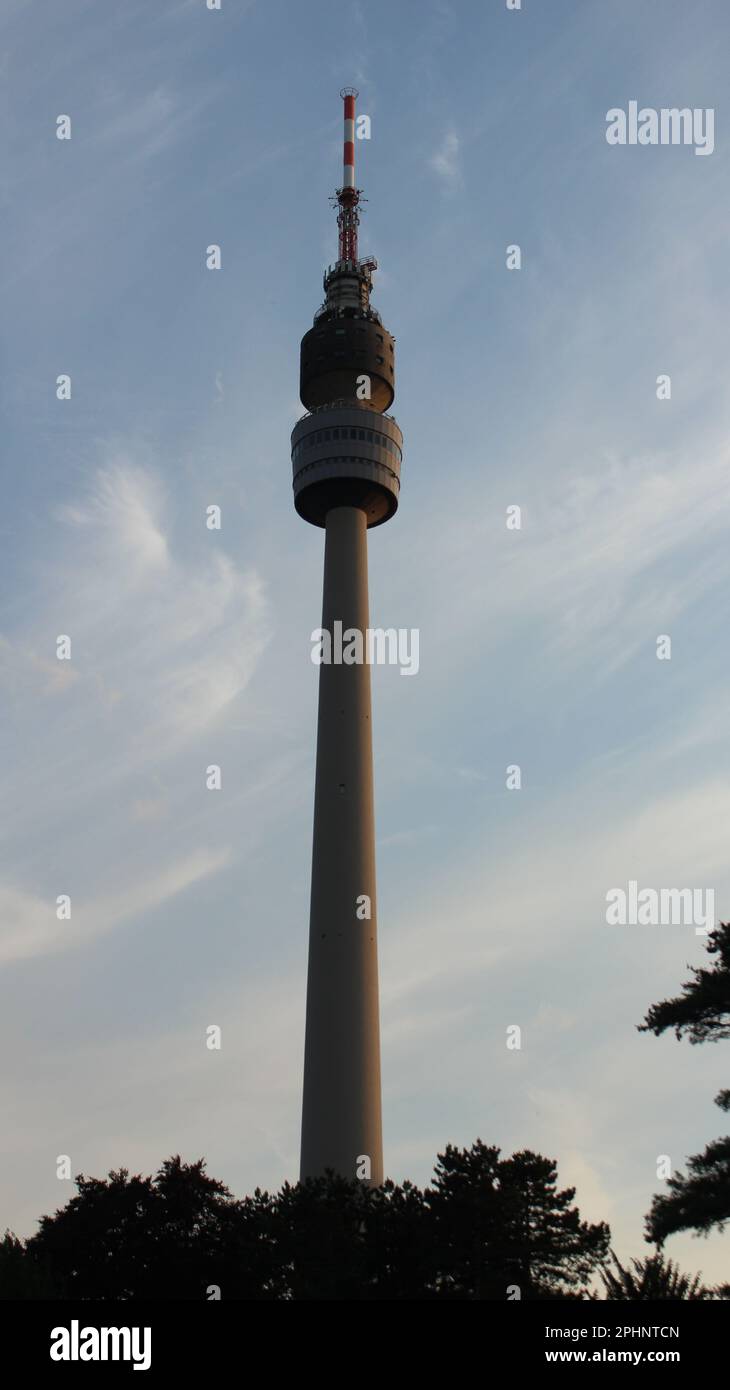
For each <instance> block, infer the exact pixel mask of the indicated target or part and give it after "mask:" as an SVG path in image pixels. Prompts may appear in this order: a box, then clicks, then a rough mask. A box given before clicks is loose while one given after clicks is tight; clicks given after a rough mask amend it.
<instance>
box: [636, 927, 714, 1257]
mask: <svg viewBox="0 0 730 1390" xmlns="http://www.w3.org/2000/svg"><path fill="white" fill-rule="evenodd" d="M707 953H708V955H709V956H712V957H715V958H716V959H715V960H714V961H713V964H712V966H711V968H709V969H708V968H706V967H701V966H691V967H689V968H690V969H691V972H692V977H693V978H692V979H691V980H687V981H685V982H684V984H683V985H682V993H681V995H679V996H678V997H677V998H675V999H665V1000H663V1002H662V1003H660V1004H653V1005H652V1007H651V1008H650V1009H649V1011H648V1013H647V1015H646V1018H645V1019H644V1022H643V1024H640V1025H639V1032H640V1033H647V1032H652V1033H655V1034H656V1035H657V1036H658V1035H659V1034H660V1033H664V1032H665V1031H666V1030H667V1029H668V1028H673V1029H674V1032H675V1035H676V1037H677V1038H683V1037H685V1036H686V1037H688V1038H689V1040H690V1043H693V1044H694V1043H702V1042H719V1041H720V1040H721V1039H724V1038H730V923H729V922H722V923H721V924H720V925H719V927H716V928H715V930H714V931H711V932H710V933H709V934H708V937H707ZM715 1104H716V1105H718V1106H719V1107H720V1109H721V1110H725V1111H727V1110H729V1109H730V1091H728V1090H722V1091H720V1092H719V1094H718V1095H717V1096H716V1097H715ZM687 1168H688V1170H689V1172H688V1175H687V1176H685V1175H684V1174H683V1173H676V1174H675V1175H674V1176H673V1177H671V1178H669V1179H668V1181H667V1187H668V1189H669V1191H668V1193H666V1194H661V1195H657V1196H655V1197H654V1199H653V1201H652V1204H651V1209H650V1211H649V1214H648V1216H647V1218H646V1238H647V1240H649V1241H651V1242H652V1243H654V1244H656V1245H658V1246H660V1247H661V1246H662V1244H663V1243H664V1241H665V1240H666V1239H667V1236H670V1235H672V1234H674V1233H675V1232H676V1231H685V1230H694V1231H696V1232H698V1233H701V1234H704V1235H707V1233H708V1232H709V1231H711V1230H712V1229H713V1228H714V1227H716V1228H717V1229H718V1230H720V1231H722V1230H723V1229H724V1225H725V1222H726V1221H728V1220H730V1136H725V1138H723V1139H716V1140H715V1141H714V1142H713V1143H711V1144H708V1145H707V1148H706V1149H705V1151H704V1153H701V1154H693V1155H692V1157H691V1158H689V1159H688V1160H687Z"/></svg>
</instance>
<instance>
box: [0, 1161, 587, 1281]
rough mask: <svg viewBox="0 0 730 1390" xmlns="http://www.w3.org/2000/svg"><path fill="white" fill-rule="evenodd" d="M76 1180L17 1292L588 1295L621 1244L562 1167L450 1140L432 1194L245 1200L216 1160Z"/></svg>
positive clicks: (334, 1187) (5, 1263) (44, 1228)
mask: <svg viewBox="0 0 730 1390" xmlns="http://www.w3.org/2000/svg"><path fill="white" fill-rule="evenodd" d="M76 1184H77V1189H78V1190H77V1193H76V1195H75V1196H74V1197H72V1198H71V1199H70V1201H69V1202H68V1203H67V1205H66V1206H65V1207H63V1208H61V1209H59V1210H58V1211H56V1213H55V1214H54V1215H53V1216H44V1217H43V1218H42V1220H41V1222H40V1229H39V1231H38V1233H37V1235H35V1236H33V1237H31V1239H30V1240H28V1241H27V1242H26V1243H25V1246H23V1245H22V1243H21V1242H19V1241H17V1240H15V1238H14V1237H12V1236H8V1237H6V1241H5V1244H4V1245H2V1246H0V1287H4V1288H5V1290H6V1293H5V1296H6V1297H15V1298H32V1297H43V1296H45V1297H59V1298H80V1299H92V1298H93V1299H204V1298H208V1297H213V1296H216V1292H217V1290H220V1296H221V1297H223V1298H226V1299H262V1300H263V1299H266V1300H271V1299H273V1300H284V1301H290V1300H301V1299H304V1300H314V1299H327V1300H333V1299H334V1300H340V1299H429V1300H430V1299H444V1298H446V1299H500V1300H504V1299H507V1298H509V1297H517V1296H518V1297H521V1298H523V1299H527V1298H530V1299H535V1298H556V1297H558V1298H559V1297H563V1298H567V1297H583V1296H586V1290H587V1284H588V1281H589V1279H590V1278H591V1277H592V1275H593V1274H594V1272H595V1270H596V1269H597V1268H598V1266H599V1264H600V1263H601V1261H602V1260H603V1259H604V1258H605V1255H606V1252H607V1249H608V1243H609V1230H608V1227H607V1226H606V1225H603V1224H601V1225H599V1226H589V1225H587V1224H586V1223H584V1222H582V1221H581V1220H580V1214H579V1212H578V1210H577V1208H576V1207H574V1206H573V1205H572V1202H573V1198H574V1196H575V1192H574V1189H573V1188H568V1189H566V1190H564V1191H562V1192H561V1191H559V1190H558V1188H557V1171H556V1165H555V1163H554V1162H553V1161H552V1160H551V1159H546V1158H542V1157H541V1156H540V1155H539V1154H533V1153H530V1152H529V1151H525V1152H523V1153H517V1154H514V1155H513V1156H512V1157H511V1158H504V1159H503V1158H500V1151H499V1149H497V1148H491V1147H489V1146H488V1145H486V1144H483V1143H482V1141H481V1140H477V1141H476V1143H475V1144H474V1145H472V1147H471V1148H470V1149H463V1150H461V1149H457V1148H454V1147H452V1146H451V1145H450V1146H449V1147H448V1148H447V1149H446V1150H445V1152H444V1153H443V1154H440V1155H439V1156H438V1160H437V1164H436V1170H435V1175H434V1181H433V1184H432V1185H431V1186H430V1187H427V1188H426V1189H425V1190H421V1189H419V1188H418V1187H416V1186H414V1185H413V1184H412V1183H410V1182H405V1183H403V1184H396V1183H393V1182H391V1181H388V1182H385V1183H384V1184H383V1185H382V1187H376V1188H371V1187H367V1186H366V1185H364V1184H363V1183H359V1182H356V1181H346V1180H345V1179H342V1178H338V1177H335V1176H334V1175H333V1174H330V1175H328V1176H326V1177H323V1178H318V1179H310V1180H308V1181H307V1182H305V1183H299V1184H297V1185H295V1186H292V1185H290V1184H289V1183H285V1184H284V1186H283V1187H282V1189H281V1191H280V1192H279V1193H276V1194H273V1195H269V1194H268V1193H266V1192H261V1191H260V1190H258V1189H257V1190H256V1192H255V1193H254V1195H253V1197H247V1198H245V1199H244V1200H243V1201H237V1200H236V1199H235V1198H234V1197H233V1196H232V1195H231V1193H230V1192H229V1191H228V1189H227V1188H226V1187H225V1186H224V1185H223V1183H221V1182H218V1181H217V1180H216V1179H214V1178H211V1177H209V1176H208V1174H207V1173H206V1171H205V1163H204V1161H203V1160H199V1161H198V1162H197V1163H192V1164H185V1163H183V1162H182V1160H181V1159H180V1157H179V1156H177V1157H174V1158H170V1159H167V1160H166V1161H165V1162H164V1163H163V1164H162V1166H161V1168H160V1169H159V1171H158V1172H157V1174H156V1175H155V1177H154V1178H153V1177H142V1176H141V1175H140V1174H136V1175H134V1176H133V1177H130V1175H129V1173H128V1171H127V1170H126V1169H123V1168H121V1169H119V1170H117V1171H112V1172H111V1173H110V1174H109V1176H108V1178H107V1179H105V1180H102V1179H98V1178H86V1177H84V1176H83V1175H81V1176H80V1177H78V1178H77V1179H76ZM44 1280H45V1281H46V1282H45V1285H43V1281H44ZM49 1280H50V1281H51V1283H50V1284H49V1282H48V1281H49ZM42 1287H45V1288H46V1292H45V1294H44V1293H43V1292H41V1291H40V1290H41V1288H42Z"/></svg>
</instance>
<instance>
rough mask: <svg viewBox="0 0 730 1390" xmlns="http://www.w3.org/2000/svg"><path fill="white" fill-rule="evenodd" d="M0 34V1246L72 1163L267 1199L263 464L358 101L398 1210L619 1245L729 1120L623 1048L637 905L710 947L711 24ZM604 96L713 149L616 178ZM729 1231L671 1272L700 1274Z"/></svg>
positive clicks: (281, 1169)
mask: <svg viewBox="0 0 730 1390" xmlns="http://www.w3.org/2000/svg"><path fill="white" fill-rule="evenodd" d="M0 36H1V41H2V66H3V75H4V78H5V82H6V88H7V93H8V95H7V106H6V121H5V129H6V138H5V150H4V160H3V164H4V174H3V184H2V204H3V207H2V212H3V219H4V223H5V227H6V246H7V247H8V248H9V249H8V251H7V253H6V256H5V259H4V264H3V268H2V277H1V278H2V288H3V300H4V303H3V323H4V332H5V339H6V342H5V349H6V350H5V372H4V381H3V393H2V404H3V426H4V446H5V447H4V456H5V470H4V498H5V505H4V508H3V518H2V541H3V543H2V547H1V549H0V565H1V567H2V595H3V598H2V611H1V614H0V689H1V690H2V706H3V720H2V725H3V735H2V737H3V745H4V752H3V764H4V769H5V777H4V802H5V807H4V814H3V817H2V827H3V828H2V839H1V841H0V870H1V879H0V901H1V902H2V907H3V911H2V915H1V919H0V920H1V921H2V927H1V928H0V931H1V933H2V934H1V935H0V965H1V966H2V972H1V974H0V991H1V993H0V1004H1V1007H0V1017H1V1018H2V1029H3V1034H4V1037H3V1055H4V1057H5V1066H4V1068H3V1080H2V1111H3V1114H4V1115H5V1117H6V1123H5V1125H4V1126H3V1131H4V1132H3V1135H2V1140H1V1141H0V1142H1V1148H2V1159H1V1163H2V1173H3V1181H2V1190H3V1204H2V1212H0V1224H3V1225H4V1224H8V1225H10V1226H11V1227H13V1228H14V1229H16V1230H17V1231H18V1232H19V1233H20V1234H27V1233H29V1232H30V1231H31V1230H32V1229H33V1228H34V1223H35V1220H36V1219H37V1217H38V1216H39V1215H40V1213H41V1212H43V1211H48V1210H52V1209H54V1208H55V1207H56V1206H58V1205H60V1204H62V1203H63V1202H65V1201H66V1200H67V1199H68V1197H69V1196H70V1195H71V1185H70V1184H69V1183H65V1184H64V1183H63V1182H59V1181H58V1180H57V1178H56V1176H55V1171H56V1170H55V1164H56V1157H57V1155H58V1154H69V1155H70V1157H71V1163H72V1169H73V1172H75V1173H76V1172H79V1171H83V1172H85V1173H87V1174H89V1173H93V1174H103V1173H104V1172H105V1171H106V1170H107V1169H108V1168H109V1167H111V1166H120V1165H122V1164H123V1165H126V1166H127V1167H129V1168H130V1169H132V1170H133V1171H139V1170H142V1171H150V1170H152V1169H154V1168H155V1167H156V1166H157V1164H158V1163H159V1162H160V1161H161V1160H162V1158H164V1157H165V1156H167V1155H169V1154H171V1153H174V1152H178V1151H179V1152H181V1153H182V1154H183V1155H184V1156H185V1157H187V1158H189V1159H194V1158H197V1157H198V1156H200V1155H201V1154H203V1155H205V1156H206V1158H207V1160H208V1162H209V1166H210V1169H211V1171H212V1172H214V1173H215V1174H216V1175H218V1176H220V1177H221V1178H223V1179H224V1180H225V1181H226V1182H227V1183H228V1184H229V1185H230V1186H231V1187H232V1188H233V1189H234V1190H235V1191H236V1192H237V1193H239V1194H241V1193H243V1192H245V1191H248V1190H252V1189H253V1187H254V1186H256V1185H257V1184H258V1185H260V1186H267V1187H269V1188H271V1187H276V1186H278V1184H279V1183H281V1182H282V1181H283V1180H284V1178H290V1179H291V1178H292V1177H294V1176H296V1171H297V1163H298V1145H299V1119H300V1113H299V1112H300V1089H301V1065H302V1048H303V1024H304V987H305V972H306V941H307V918H308V902H309V897H308V895H309V858H310V849H311V814H312V795H313V775H314V738H315V723H316V695H317V689H316V680H317V672H316V669H315V668H314V666H313V665H312V663H311V661H310V657H309V653H310V634H311V632H312V630H313V628H315V627H316V626H317V625H318V623H319V612H320V601H321V579H322V558H323V547H322V534H321V532H319V531H317V530H316V529H314V528H312V527H307V526H306V525H305V524H304V523H302V521H301V520H300V519H299V518H298V516H297V515H296V513H295V511H294V508H293V505H292V501H291V465H290V461H289V433H290V430H291V427H292V425H293V423H294V421H295V420H296V418H297V417H298V415H300V414H301V413H302V407H301V405H300V404H299V401H298V395H297V391H298V351H299V340H300V338H301V336H302V335H303V333H304V332H305V331H306V330H307V328H308V327H309V326H310V324H311V320H312V315H313V313H314V312H315V310H316V309H317V308H318V306H319V304H320V302H321V298H322V293H321V276H322V271H323V268H324V266H325V265H326V264H328V263H330V262H331V261H333V260H334V259H335V254H336V227H335V218H334V214H333V212H332V211H331V209H330V207H329V203H328V197H329V195H330V193H331V192H332V191H333V190H334V188H335V187H336V186H337V184H338V182H339V175H340V160H341V140H342V130H341V104H340V101H339V95H338V94H339V89H340V87H341V86H343V85H349V84H354V85H356V86H357V87H358V88H359V91H360V98H359V103H358V110H359V111H360V112H365V113H367V114H369V115H370V117H371V120H372V138H371V140H370V141H369V142H366V141H362V142H359V143H358V147H357V159H358V183H359V184H360V186H361V187H362V188H363V189H364V192H365V194H366V195H367V197H368V199H369V201H368V203H367V204H365V209H364V213H363V220H362V228H361V243H360V246H361V253H363V254H367V253H373V254H375V255H376V256H377V257H378V260H379V262H380V266H381V267H382V268H381V270H380V271H379V272H378V274H377V276H376V288H375V293H374V297H373V303H374V305H375V307H377V308H378V309H379V310H380V312H381V313H382V315H383V319H384V322H385V324H386V326H387V327H388V328H389V329H390V330H391V331H392V332H393V333H394V334H395V336H396V340H397V348H396V352H397V357H396V373H397V394H396V401H395V404H394V407H393V413H394V414H395V415H396V418H397V419H398V422H399V424H400V425H401V428H402V429H403V433H404V437H405V451H404V466H403V476H402V497H401V507H400V509H399V512H398V515H397V517H396V518H395V519H394V520H393V521H392V522H391V523H390V524H389V525H388V526H385V527H382V528H380V529H379V530H377V531H376V532H374V533H372V534H371V537H370V565H371V621H372V622H373V623H374V624H375V625H377V626H384V627H391V626H394V627H408V628H413V627H417V628H419V630H420V670H419V673H418V676H417V677H416V678H413V679H408V680H404V679H403V678H402V677H401V676H400V675H399V673H398V670H397V668H395V667H383V668H378V669H376V670H375V671H374V681H373V689H374V732H375V760H376V761H375V773H376V797H377V832H378V890H379V903H378V909H379V924H380V952H381V995H382V1026H383V1079H384V1128H385V1152H386V1170H387V1171H388V1172H389V1173H390V1175H391V1176H393V1177H394V1178H396V1179H402V1178H404V1177H411V1178H413V1179H414V1180H415V1181H419V1182H422V1183H423V1182H426V1181H427V1179H428V1177H429V1175H430V1172H431V1169H432V1163H433V1158H434V1155H435V1153H436V1152H437V1150H438V1149H439V1148H442V1147H443V1146H444V1145H445V1144H446V1143H447V1142H449V1141H451V1142H453V1143H457V1144H469V1143H471V1142H472V1141H473V1139H474V1138H476V1136H477V1135H479V1136H481V1137H482V1138H483V1139H484V1140H485V1141H489V1142H492V1143H498V1144H500V1145H501V1146H502V1147H503V1148H504V1149H505V1150H506V1151H512V1150H513V1149H515V1148H518V1147H523V1146H527V1147H531V1148H533V1149H536V1150H538V1151H541V1152H543V1153H545V1154H547V1155H549V1156H551V1157H555V1158H557V1159H558V1162H559V1173H560V1178H561V1180H562V1182H563V1183H564V1184H569V1183H570V1184H575V1185H576V1186H577V1189H578V1192H577V1197H578V1202H579V1205H580V1207H581V1211H582V1212H583V1214H584V1215H585V1216H586V1217H589V1218H590V1219H592V1220H601V1219H606V1220H608V1221H609V1222H610V1223H611V1227H612V1230H613V1233H614V1244H615V1247H616V1249H617V1250H618V1252H619V1253H620V1254H621V1255H622V1256H627V1255H639V1254H643V1253H646V1247H645V1246H644V1244H643V1240H642V1221H643V1215H644V1213H645V1212H646V1210H647V1209H648V1206H649V1202H650V1199H651V1195H652V1193H653V1192H654V1191H656V1190H658V1189H659V1186H660V1184H659V1183H658V1180H657V1178H656V1160H657V1156H658V1155H660V1154H668V1155H669V1156H670V1157H671V1159H672V1162H673V1164H674V1166H675V1167H682V1166H683V1164H684V1161H685V1158H686V1155H687V1154H689V1153H694V1152H697V1151H698V1150H700V1149H701V1148H703V1147H704V1145H705V1143H706V1142H707V1141H708V1140H709V1139H711V1138H713V1137H715V1136H716V1135H717V1134H720V1133H722V1132H723V1128H724V1117H723V1116H722V1114H721V1113H720V1112H719V1111H718V1110H717V1109H716V1108H715V1107H714V1106H713V1105H712V1097H713V1095H714V1094H715V1093H716V1092H717V1091H718V1090H719V1089H720V1087H721V1086H722V1085H727V1059H725V1060H723V1055H722V1049H715V1048H713V1047H711V1046H705V1047H703V1048H691V1047H690V1046H689V1045H688V1044H687V1043H683V1044H680V1043H677V1042H676V1041H675V1040H674V1039H673V1038H662V1039H659V1040H657V1039H654V1038H651V1037H647V1036H645V1035H639V1034H638V1033H637V1032H636V1030H635V1025H636V1024H637V1023H638V1022H639V1021H640V1020H641V1018H642V1017H643V1015H644V1013H645V1011H646V1009H647V1007H648V1006H649V1004H650V1003H652V1002H653V1001H655V1000H658V999H661V998H664V997H666V996H667V994H669V993H674V992H675V991H676V989H677V988H678V986H679V984H680V981H681V980H683V979H684V978H686V975H687V962H694V963H696V962H699V961H700V960H701V959H702V958H703V956H704V947H703V943H702V940H701V939H700V938H698V937H697V936H695V934H694V932H693V929H692V927H686V926H674V927H670V926H666V927H644V928H641V927H623V928H609V927H608V926H607V925H606V922H605V894H606V891H607V890H608V889H609V888H611V887H614V886H622V885H625V884H626V883H627V881H628V880H629V879H631V878H635V879H638V880H639V881H640V883H641V884H642V885H646V886H655V887H659V886H696V887H700V886H703V887H713V888H714V889H715V893H716V907H717V914H718V916H719V917H721V918H722V917H727V916H728V915H730V907H729V906H728V894H729V890H730V874H729V872H728V856H727V824H728V816H729V813H730V766H729V760H728V745H727V695H726V689H727V681H728V645H727V585H728V579H729V578H730V547H728V544H727V530H728V513H729V512H730V496H729V493H728V487H727V473H728V433H729V425H730V407H729V405H728V394H727V377H728V361H727V322H728V317H729V310H730V304H729V302H728V301H729V299H730V294H729V290H728V275H727V244H726V242H727V228H728V222H729V216H730V195H729V194H728V182H727V162H726V160H727V157H726V141H725V132H724V108H723V104H722V100H721V94H722V92H723V90H724V87H725V86H726V82H727V72H726V69H727V63H726V52H727V38H728V37H729V36H730V18H729V17H728V13H727V7H726V5H725V4H724V3H723V2H722V0H696V3H695V4H693V5H692V6H688V5H687V4H686V3H684V0H677V3H674V0H643V3H642V4H641V6H637V5H636V4H635V3H634V2H633V0H617V2H615V3H612V4H611V5H607V4H605V3H599V2H598V0H550V4H546V3H544V2H543V3H542V4H537V3H536V0H524V8H523V10H522V11H521V12H517V13H512V12H509V11H507V10H506V8H505V6H504V5H503V4H502V3H501V0H480V3H473V2H472V0H464V3H457V2H456V0H454V3H447V0H423V3H414V2H413V0H411V3H399V4H395V5H394V4H392V3H385V0H371V3H370V4H368V5H367V7H366V6H365V5H363V4H360V3H358V0H340V2H339V3H337V4H334V3H323V2H322V0H311V2H310V3H308V4H307V5H297V4H294V3H293V0H286V3H279V0H266V3H264V0H253V3H248V4H247V3H235V0H223V6H222V10H221V12H220V13H216V12H209V11H207V10H206V8H205V4H204V2H203V0H187V2H186V3H183V2H182V0H158V3H155V4H154V5H149V4H148V3H138V2H137V0H126V3H125V4H124V5H122V6H106V5H98V4H94V3H91V0H63V3H62V4H59V3H57V0H46V2H45V3H42V2H41V0H28V2H27V3H20V2H19V0H6V4H5V6H4V12H3V17H2V19H1V20H0ZM632 99H637V100H638V101H639V103H640V104H642V105H645V106H652V107H656V108H660V107H662V106H691V107H694V106H697V107H701V108H714V110H715V126H716V129H715V150H714V153H713V154H712V155H711V156H710V157H705V158H697V157H696V156H695V155H694V153H693V150H692V148H689V147H685V146H678V147H670V148H667V147H641V148H639V147H636V148H628V147H612V146H609V145H608V144H607V143H606V140H605V128H606V120H605V117H606V112H607V111H608V110H609V109H610V108H612V107H616V106H622V107H626V106H627V104H628V102H629V101H630V100H632ZM61 113H64V114H69V115H70V116H71V118H72V139H71V140H70V141H67V142H61V141H58V140H57V139H56V138H55V124H56V118H57V116H58V115H59V114H61ZM211 243H218V244H220V246H221V248H222V269H221V271H220V272H211V271H208V270H206V268H205V248H206V247H207V246H208V245H209V244H211ZM514 243H518V244H519V245H520V246H521V248H522V254H523V268H522V269H521V270H520V271H519V272H509V271H507V269H506V267H505V248H506V247H507V246H508V245H510V244H514ZM61 373H69V374H70V375H71V378H72V391H73V395H72V399H71V401H68V402H59V401H57V400H56V397H55V382H56V378H57V376H58V375H59V374H61ZM661 373H668V374H670V376H671V380H672V398H671V401H663V402H660V401H658V400H657V396H656V378H657V376H658V375H659V374H661ZM211 504H218V505H220V506H221V508H222V529H221V531H220V532H211V531H209V530H207V529H206V526H205V509H206V507H208V506H209V505H211ZM512 504H518V505H520V506H521V507H522V509H523V527H522V530H521V531H520V532H514V531H508V530H507V529H506V526H505V509H506V508H507V507H508V506H510V505H512ZM60 633H67V634H69V635H70V636H71V639H72V660H71V662H68V663H62V662H58V661H57V660H56V656H55V649H56V648H55V644H56V638H57V636H58V634H60ZM660 633H667V634H669V635H671V638H672V660H671V661H670V662H660V661H657V659H656V655H655V649H656V638H657V635H658V634H660ZM210 763H218V764H220V765H221V767H222V776H223V787H222V790H221V791H220V792H216V793H212V792H209V791H207V790H206V787H205V768H206V767H207V766H208V765H209V764H210ZM514 763H518V764H519V765H520V766H521V768H522V776H523V787H522V790H521V791H519V792H508V791H507V790H506V788H505V769H506V767H507V766H508V765H509V764H514ZM61 893H68V894H70V895H71V898H72V918H71V920H70V921H69V922H58V921H57V919H56V915H55V901H56V897H57V895H58V894H61ZM211 1023H215V1024H218V1025H219V1026H220V1027H221V1028H222V1034H223V1046H222V1049H221V1051H220V1052H210V1051H209V1050H207V1048H206V1046H205V1029H206V1027H207V1026H208V1025H209V1024H211ZM512 1024H519V1025H520V1027H521V1028H522V1037H523V1045H522V1049H521V1051H519V1052H515V1051H508V1050H507V1048H506V1046H505V1033H506V1029H507V1027H508V1026H509V1025H512ZM728 1239H729V1238H728V1236H724V1237H719V1236H714V1237H712V1238H711V1239H710V1240H709V1241H707V1242H705V1241H703V1242H697V1241H693V1240H692V1239H691V1238H690V1237H687V1238H684V1237H682V1238H675V1239H673V1240H672V1241H671V1242H670V1244H669V1247H668V1248H669V1253H670V1254H671V1255H673V1256H675V1257H676V1258H678V1259H679V1260H680V1262H681V1263H682V1264H683V1265H684V1266H685V1267H687V1268H690V1269H702V1271H703V1272H704V1274H705V1276H706V1277H707V1278H709V1279H712V1278H714V1277H718V1278H719V1277H720V1276H722V1277H724V1278H727V1276H728V1267H727V1256H728Z"/></svg>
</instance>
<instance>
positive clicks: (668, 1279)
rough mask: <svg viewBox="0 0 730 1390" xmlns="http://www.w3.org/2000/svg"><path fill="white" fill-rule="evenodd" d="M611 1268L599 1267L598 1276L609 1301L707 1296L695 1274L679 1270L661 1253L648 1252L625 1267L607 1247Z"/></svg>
mask: <svg viewBox="0 0 730 1390" xmlns="http://www.w3.org/2000/svg"><path fill="white" fill-rule="evenodd" d="M611 1259H612V1260H613V1263H614V1266H615V1270H611V1269H609V1268H605V1269H602V1270H601V1279H602V1280H603V1286H604V1288H605V1290H606V1298H607V1299H610V1300H611V1302H617V1301H619V1300H621V1299H630V1300H631V1301H633V1302H636V1301H637V1300H639V1299H652V1300H656V1299H660V1298H684V1299H695V1300H696V1299H709V1298H712V1296H713V1291H712V1290H711V1289H706V1288H705V1287H704V1286H703V1284H702V1280H701V1275H699V1274H694V1275H690V1274H682V1273H681V1271H680V1270H679V1269H678V1267H677V1265H675V1264H672V1261H671V1260H666V1261H665V1259H664V1256H663V1255H662V1254H661V1253H659V1254H658V1255H651V1256H649V1257H648V1258H647V1259H643V1260H632V1261H631V1265H632V1269H625V1268H624V1266H623V1265H622V1264H621V1262H620V1260H619V1259H618V1258H617V1256H616V1255H614V1253H613V1251H611Z"/></svg>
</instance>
